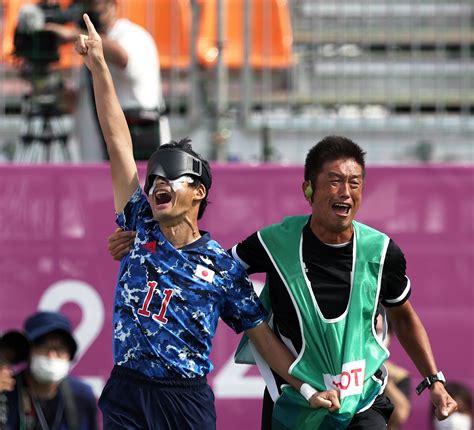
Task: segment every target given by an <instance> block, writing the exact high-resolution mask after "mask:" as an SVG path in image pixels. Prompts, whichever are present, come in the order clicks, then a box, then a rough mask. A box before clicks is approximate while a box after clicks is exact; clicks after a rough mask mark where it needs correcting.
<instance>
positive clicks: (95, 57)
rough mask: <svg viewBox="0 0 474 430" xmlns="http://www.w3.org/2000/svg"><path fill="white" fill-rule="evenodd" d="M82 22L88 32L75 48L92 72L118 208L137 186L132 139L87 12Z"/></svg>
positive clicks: (99, 41)
mask: <svg viewBox="0 0 474 430" xmlns="http://www.w3.org/2000/svg"><path fill="white" fill-rule="evenodd" d="M84 22H85V23H86V26H87V32H88V34H87V35H80V36H79V37H78V39H77V42H76V51H77V52H78V53H79V54H80V55H82V57H83V58H84V62H85V64H86V66H87V67H88V69H89V70H90V71H91V73H92V79H93V83H94V96H95V103H96V108H97V115H98V117H99V122H100V127H101V129H102V132H103V134H104V138H105V142H106V144H107V152H108V153H109V157H110V166H111V171H112V185H113V189H114V201H115V210H116V211H117V212H121V211H122V210H123V208H124V207H125V205H126V204H127V202H128V200H129V199H130V197H131V196H132V194H133V192H134V191H135V190H136V188H137V187H138V173H137V166H136V163H135V160H134V158H133V149H132V139H131V137H130V131H129V129H128V125H127V121H126V120H125V116H124V114H123V111H122V108H121V106H120V103H119V101H118V98H117V95H116V93H115V88H114V84H113V82H112V76H111V75H110V71H109V68H108V66H107V64H106V62H105V58H104V52H103V48H102V40H101V38H100V36H99V34H98V33H97V31H96V30H95V28H94V25H93V24H92V22H91V20H90V19H89V16H88V15H87V14H84ZM78 126H79V127H81V126H83V124H79V125H78Z"/></svg>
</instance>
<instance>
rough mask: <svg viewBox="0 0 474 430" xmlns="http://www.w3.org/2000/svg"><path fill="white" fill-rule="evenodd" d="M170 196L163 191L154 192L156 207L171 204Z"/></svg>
mask: <svg viewBox="0 0 474 430" xmlns="http://www.w3.org/2000/svg"><path fill="white" fill-rule="evenodd" d="M171 198H172V197H171V194H170V193H169V192H168V191H165V190H159V191H156V192H155V202H156V204H157V205H165V204H166V203H169V202H171Z"/></svg>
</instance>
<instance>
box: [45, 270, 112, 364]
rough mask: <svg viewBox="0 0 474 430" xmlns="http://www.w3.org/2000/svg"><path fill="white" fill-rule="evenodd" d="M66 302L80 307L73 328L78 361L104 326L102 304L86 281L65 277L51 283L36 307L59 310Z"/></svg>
mask: <svg viewBox="0 0 474 430" xmlns="http://www.w3.org/2000/svg"><path fill="white" fill-rule="evenodd" d="M66 303H74V304H76V305H77V306H79V308H80V309H81V313H82V319H81V322H80V323H79V325H78V326H77V327H76V329H75V330H74V337H75V338H76V340H77V344H78V351H77V357H76V360H75V361H76V362H78V361H79V360H80V359H81V357H82V356H83V355H84V353H85V352H86V351H87V349H88V348H89V346H90V345H91V344H92V342H94V340H95V339H96V338H97V336H98V335H99V333H100V332H101V330H102V328H103V326H104V305H103V303H102V299H101V297H100V295H99V293H97V291H96V290H95V289H94V287H92V286H91V285H89V284H87V283H86V282H82V281H78V280H73V279H65V280H62V281H59V282H56V283H54V284H52V285H51V286H50V287H49V288H48V289H47V290H46V291H45V293H44V294H43V296H42V297H41V299H40V301H39V304H38V309H39V310H41V311H59V310H60V309H61V306H63V305H65V304H66Z"/></svg>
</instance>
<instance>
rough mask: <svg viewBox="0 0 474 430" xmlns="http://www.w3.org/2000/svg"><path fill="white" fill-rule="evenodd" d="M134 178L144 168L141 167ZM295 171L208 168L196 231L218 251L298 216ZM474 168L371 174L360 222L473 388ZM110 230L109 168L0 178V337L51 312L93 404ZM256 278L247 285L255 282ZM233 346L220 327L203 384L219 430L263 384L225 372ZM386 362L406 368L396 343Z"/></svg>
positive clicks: (238, 419)
mask: <svg viewBox="0 0 474 430" xmlns="http://www.w3.org/2000/svg"><path fill="white" fill-rule="evenodd" d="M142 167H143V166H142ZM301 177H302V168H301V167H281V166H258V167H257V166H240V165H239V166H214V178H215V182H214V185H213V188H212V190H211V195H210V200H211V204H210V205H209V207H208V212H207V214H206V215H205V217H204V219H203V222H202V224H201V228H203V229H206V230H209V231H211V232H212V234H213V237H214V238H216V239H217V240H219V241H220V242H221V243H222V244H223V245H224V246H226V247H228V246H231V245H232V244H233V243H234V242H236V241H238V240H239V239H242V238H244V237H246V236H247V235H248V234H250V233H252V232H253V231H254V230H256V229H258V228H260V227H263V226H264V225H266V224H269V223H272V222H276V221H279V220H280V219H281V218H282V217H283V216H285V215H289V214H302V213H305V212H307V210H308V207H307V204H306V202H305V201H304V199H303V197H302V194H301V191H300V185H301ZM473 195H474V168H472V167H441V166H440V167H426V168H410V167H372V168H369V169H368V175H367V185H366V190H365V196H364V202H363V208H362V209H361V211H360V215H359V220H360V221H363V222H366V223H368V224H370V225H372V226H374V227H376V228H379V229H381V230H383V231H385V232H387V233H388V234H389V235H390V236H391V237H392V238H394V239H395V240H396V242H397V243H398V244H399V245H400V246H401V248H402V249H403V250H404V252H405V255H406V257H407V261H408V269H407V271H408V275H409V276H410V278H411V281H412V286H413V293H412V303H413V304H414V305H415V307H416V309H417V311H418V313H419V315H420V316H421V318H422V319H423V321H424V322H425V325H426V327H427V329H428V332H429V335H430V338H431V341H432V345H433V349H434V352H435V355H436V358H437V361H438V365H439V367H440V369H442V370H443V371H444V372H445V374H446V375H447V376H448V378H449V379H451V380H458V381H462V382H464V383H467V384H469V385H470V386H471V387H474V372H473V368H472V364H473V363H474V351H473V349H474V341H473V333H474V330H473V329H474V323H473V318H472V311H473V305H474V295H473V288H472V287H473V285H472V279H473V275H474V269H473V267H474V245H473V244H474V199H473V197H472V196H473ZM114 228H115V224H114V211H113V203H112V194H111V183H110V175H109V170H108V167H107V166H104V165H97V166H31V167H17V166H1V167H0V244H1V245H0V328H1V329H2V330H5V329H8V328H15V327H20V326H21V323H22V321H23V319H24V318H25V316H27V315H28V314H30V313H32V312H34V311H35V310H36V309H38V308H40V309H61V310H62V311H63V312H65V313H66V314H67V315H69V316H70V317H71V319H72V320H73V322H74V325H75V334H76V336H77V338H78V340H79V345H80V350H79V357H80V360H79V362H78V363H77V365H76V367H75V369H74V373H75V374H76V375H78V376H81V377H85V378H87V379H88V380H89V381H90V382H91V383H92V384H93V385H94V387H95V389H96V391H97V392H98V393H99V392H100V390H101V387H102V385H103V383H104V380H105V379H106V378H107V375H108V373H109V371H110V369H111V366H112V356H111V332H112V329H111V309H112V300H113V290H114V284H115V276H116V272H117V268H118V263H117V262H115V261H112V260H111V259H110V258H109V256H108V254H107V244H106V239H107V236H108V235H109V234H110V233H111V232H112V231H113V229H114ZM259 281H261V278H256V283H257V284H258V282H259ZM237 341H238V337H237V336H235V335H233V334H232V332H231V331H230V330H229V329H227V327H225V326H223V325H222V326H220V328H219V330H218V334H217V337H216V339H215V341H214V344H215V347H214V351H213V354H212V358H213V361H214V364H215V371H214V372H213V373H212V375H211V376H210V378H209V380H210V382H211V384H212V385H213V388H214V391H215V394H216V399H217V407H218V428H219V429H226V430H233V429H238V428H239V429H240V428H247V429H257V428H259V415H260V400H259V398H260V395H261V392H262V390H263V384H262V382H261V380H260V378H259V377H258V376H257V373H256V372H255V369H253V368H248V367H245V366H236V365H234V364H232V355H233V352H234V348H235V345H236V343H237ZM392 348H393V349H392V351H393V354H392V357H393V359H394V361H396V362H397V363H399V364H401V365H403V366H406V367H408V368H409V369H410V370H411V371H412V373H413V375H414V382H415V383H416V382H417V381H418V379H419V377H418V374H417V372H416V370H415V369H414V367H413V366H412V365H411V363H410V362H409V360H408V358H407V357H406V355H405V354H404V352H403V351H402V350H401V348H400V346H399V345H398V344H397V343H394V344H393V347H392ZM428 403H429V397H428V395H427V394H425V395H423V396H422V397H421V398H417V397H416V396H414V400H413V406H414V409H413V413H412V417H411V420H410V424H409V425H408V426H407V428H408V429H417V430H423V429H428V428H429V425H428Z"/></svg>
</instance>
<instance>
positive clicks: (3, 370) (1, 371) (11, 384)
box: [0, 365, 15, 392]
mask: <svg viewBox="0 0 474 430" xmlns="http://www.w3.org/2000/svg"><path fill="white" fill-rule="evenodd" d="M13 388H15V378H13V375H12V371H11V370H10V367H9V366H4V365H0V392H2V391H12V390H13Z"/></svg>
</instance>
